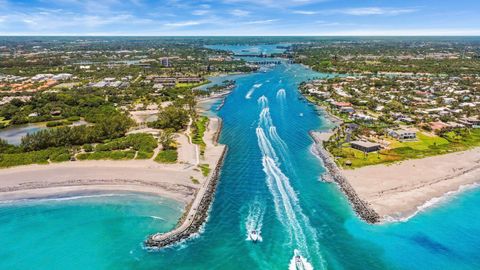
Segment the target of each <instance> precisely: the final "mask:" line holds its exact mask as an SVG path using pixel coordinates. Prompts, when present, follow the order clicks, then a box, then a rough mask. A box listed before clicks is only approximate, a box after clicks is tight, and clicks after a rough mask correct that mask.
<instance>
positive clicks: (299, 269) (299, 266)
mask: <svg viewBox="0 0 480 270" xmlns="http://www.w3.org/2000/svg"><path fill="white" fill-rule="evenodd" d="M295 269H296V270H304V269H305V266H304V265H303V261H302V257H300V255H295Z"/></svg>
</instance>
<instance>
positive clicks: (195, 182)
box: [190, 176, 200, 185]
mask: <svg viewBox="0 0 480 270" xmlns="http://www.w3.org/2000/svg"><path fill="white" fill-rule="evenodd" d="M190 180H192V183H194V184H195V185H198V184H200V181H198V179H197V178H195V177H193V176H190Z"/></svg>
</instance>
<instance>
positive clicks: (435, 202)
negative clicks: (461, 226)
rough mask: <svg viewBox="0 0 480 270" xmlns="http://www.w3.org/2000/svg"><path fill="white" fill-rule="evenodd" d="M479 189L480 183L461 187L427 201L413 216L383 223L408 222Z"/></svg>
mask: <svg viewBox="0 0 480 270" xmlns="http://www.w3.org/2000/svg"><path fill="white" fill-rule="evenodd" d="M479 187H480V184H479V183H473V184H467V185H461V186H460V187H459V188H458V189H457V190H453V191H449V192H447V193H445V194H443V195H442V196H440V197H434V198H431V199H430V200H428V201H426V202H425V203H424V204H422V205H420V206H418V207H417V210H416V211H415V212H414V213H413V214H411V215H408V216H405V217H392V216H385V217H384V218H383V220H382V221H383V222H382V223H393V222H406V221H408V220H410V219H411V218H413V217H414V216H416V215H417V214H419V213H421V212H425V211H427V210H429V209H431V208H434V207H437V206H438V205H440V204H442V203H446V202H449V201H450V200H452V199H453V198H455V197H456V196H457V195H458V194H460V193H463V192H465V191H468V190H472V189H476V188H479Z"/></svg>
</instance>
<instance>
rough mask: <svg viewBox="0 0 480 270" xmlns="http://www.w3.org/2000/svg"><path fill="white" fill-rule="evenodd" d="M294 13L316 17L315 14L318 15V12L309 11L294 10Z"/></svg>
mask: <svg viewBox="0 0 480 270" xmlns="http://www.w3.org/2000/svg"><path fill="white" fill-rule="evenodd" d="M292 13H295V14H301V15H315V14H317V13H318V12H316V11H308V10H294V11H292Z"/></svg>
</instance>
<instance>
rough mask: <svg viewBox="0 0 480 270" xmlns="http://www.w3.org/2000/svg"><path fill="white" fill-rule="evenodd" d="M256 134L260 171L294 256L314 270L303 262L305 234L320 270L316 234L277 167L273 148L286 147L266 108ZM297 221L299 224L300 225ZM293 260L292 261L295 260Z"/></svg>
mask: <svg viewBox="0 0 480 270" xmlns="http://www.w3.org/2000/svg"><path fill="white" fill-rule="evenodd" d="M263 127H265V128H267V129H268V132H269V137H270V138H271V140H272V142H273V144H272V142H271V141H270V140H269V138H268V137H267V136H266V134H265V131H264V129H263ZM256 134H257V140H258V145H259V148H260V150H261V152H262V155H263V158H262V165H263V171H264V172H265V174H266V180H267V186H268V188H269V190H270V192H271V193H272V196H273V201H274V204H275V211H276V214H277V216H278V218H279V220H280V221H281V223H282V224H283V225H284V226H285V228H286V230H287V232H288V234H289V236H290V239H292V240H294V241H295V242H294V244H295V246H296V247H297V248H298V250H297V251H296V252H298V254H301V256H300V257H301V260H302V262H303V265H305V269H313V267H311V264H310V263H308V261H307V259H305V257H306V258H311V257H310V250H309V243H308V241H307V237H306V235H305V232H307V233H308V235H309V237H308V239H310V241H312V244H313V245H312V246H313V248H314V249H315V254H318V256H319V257H320V261H321V262H322V268H323V259H322V256H321V254H320V250H319V245H318V242H317V241H316V231H315V229H314V228H313V227H311V225H310V222H309V220H308V217H307V216H306V215H304V214H303V212H302V209H301V207H300V205H299V202H298V197H297V194H296V192H295V190H294V189H293V188H292V186H291V185H290V179H289V178H288V177H287V176H286V175H285V174H284V173H283V172H282V170H281V169H280V167H279V162H278V156H277V153H276V152H275V148H274V147H273V145H275V146H277V147H279V148H280V149H282V148H284V149H285V150H286V147H287V145H286V143H285V142H284V141H283V140H282V139H281V137H280V136H279V135H278V133H277V130H276V128H275V126H274V125H273V121H272V118H271V115H270V109H269V108H268V107H265V108H263V109H262V111H261V112H260V115H259V126H258V127H257V129H256ZM281 151H283V150H281ZM286 155H287V152H286V151H285V153H282V160H285V159H286V158H287V157H286ZM300 221H301V222H302V223H300ZM304 230H306V231H304ZM303 256H305V257H303ZM293 259H295V256H294V258H293ZM297 261H298V260H297ZM294 262H295V260H294ZM294 266H295V265H294Z"/></svg>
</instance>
